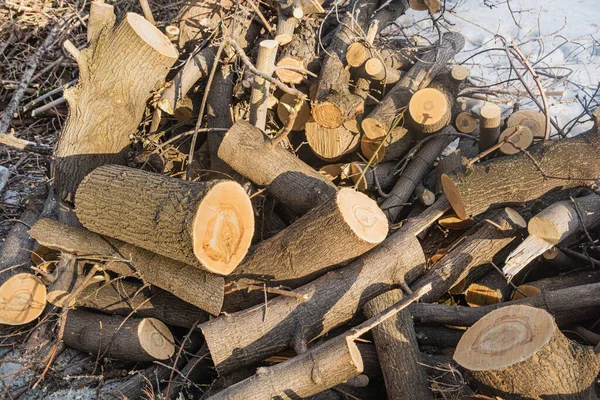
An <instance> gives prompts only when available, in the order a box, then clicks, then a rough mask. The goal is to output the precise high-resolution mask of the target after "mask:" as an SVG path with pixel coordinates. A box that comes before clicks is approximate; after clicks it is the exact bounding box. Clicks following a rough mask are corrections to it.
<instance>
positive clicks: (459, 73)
mask: <svg viewBox="0 0 600 400" xmlns="http://www.w3.org/2000/svg"><path fill="white" fill-rule="evenodd" d="M469 72H470V71H469V69H468V68H467V67H465V66H462V65H456V66H454V67H452V70H451V71H450V76H451V77H452V79H454V80H455V81H459V82H462V81H464V80H465V79H467V78H468V77H469Z"/></svg>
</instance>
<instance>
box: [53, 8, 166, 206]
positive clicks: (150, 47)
mask: <svg viewBox="0 0 600 400" xmlns="http://www.w3.org/2000/svg"><path fill="white" fill-rule="evenodd" d="M109 7H110V9H111V10H110V11H109V12H107V13H99V14H91V15H90V21H89V25H90V27H92V28H91V29H92V30H91V35H92V37H91V39H92V40H91V42H90V46H89V47H88V48H86V49H84V50H82V51H81V54H80V55H79V58H78V60H77V63H78V64H79V71H80V76H79V83H78V84H77V86H76V87H75V88H72V89H67V90H65V92H64V95H63V96H64V97H65V99H67V101H68V103H69V117H68V119H67V122H66V123H65V126H64V128H63V130H62V132H61V134H60V136H59V140H58V144H57V146H56V150H55V152H54V156H55V161H54V185H55V187H56V192H57V194H58V195H59V196H60V197H61V198H62V199H64V200H67V201H69V202H73V201H74V199H73V196H74V194H75V190H76V189H77V186H78V185H79V183H80V182H81V180H82V179H83V178H84V177H85V176H86V175H87V174H88V173H89V172H90V171H92V170H93V169H94V168H96V167H98V166H101V165H104V164H124V163H125V158H124V157H125V152H126V150H127V147H128V145H129V141H130V140H129V135H131V134H132V133H135V131H136V129H137V127H138V125H139V123H140V121H141V119H142V115H143V113H144V109H145V108H146V101H147V100H148V98H149V97H150V96H151V94H152V92H153V91H154V90H156V89H158V88H159V87H160V86H161V85H162V83H163V82H164V79H165V77H166V76H167V73H168V72H169V68H171V66H172V65H173V64H174V63H175V61H176V60H177V57H178V53H177V49H176V48H175V47H174V46H173V45H172V44H171V42H170V41H169V39H168V38H167V37H166V36H165V35H164V34H163V33H161V32H160V31H159V30H158V29H157V28H156V27H155V26H154V25H152V24H151V23H150V22H148V21H146V20H145V19H144V17H142V16H140V15H137V14H134V13H128V14H127V16H126V17H125V19H124V20H123V21H122V22H121V23H120V24H119V26H118V27H117V28H113V25H114V22H115V17H114V13H112V6H109V5H106V4H105V5H103V6H102V8H103V9H107V8H109ZM94 16H98V17H100V16H101V18H98V19H97V20H95V19H94V18H93V17H94Z"/></svg>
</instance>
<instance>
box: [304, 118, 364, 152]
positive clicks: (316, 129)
mask: <svg viewBox="0 0 600 400" xmlns="http://www.w3.org/2000/svg"><path fill="white" fill-rule="evenodd" d="M305 129H306V141H307V142H308V145H309V146H310V148H311V150H312V151H313V152H314V153H315V154H316V155H317V156H318V157H319V158H321V159H322V160H325V161H336V160H339V159H340V157H342V156H343V155H344V154H348V153H351V152H353V151H354V150H356V149H357V148H358V145H359V138H360V135H359V134H356V133H352V132H350V131H349V130H348V129H346V128H345V127H344V126H343V125H341V126H339V127H337V128H325V127H323V126H321V125H319V124H318V123H316V122H307V123H306V124H305Z"/></svg>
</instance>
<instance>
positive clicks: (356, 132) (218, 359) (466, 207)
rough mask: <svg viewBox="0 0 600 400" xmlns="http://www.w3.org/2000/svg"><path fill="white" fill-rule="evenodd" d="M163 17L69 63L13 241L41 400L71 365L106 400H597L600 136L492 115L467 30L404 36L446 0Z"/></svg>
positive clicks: (511, 50)
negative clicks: (471, 399) (42, 187)
mask: <svg viewBox="0 0 600 400" xmlns="http://www.w3.org/2000/svg"><path fill="white" fill-rule="evenodd" d="M141 3H142V8H143V10H144V15H145V18H144V17H142V16H141V15H138V14H136V13H127V14H126V15H124V16H123V17H122V18H117V15H116V14H115V8H114V7H113V6H112V5H110V4H108V3H104V2H102V1H93V2H92V3H91V6H90V9H89V15H88V17H87V45H86V46H85V48H83V49H79V50H78V49H77V46H75V45H73V44H72V43H71V42H67V43H66V44H65V48H66V49H67V51H69V53H70V54H71V55H72V56H73V57H74V58H75V59H76V61H77V64H78V68H79V78H78V81H77V84H76V86H74V87H69V88H67V89H65V90H64V99H66V102H67V104H66V105H65V106H68V110H69V114H68V118H67V120H66V123H65V124H64V125H63V127H62V130H61V133H60V136H59V140H58V142H57V144H56V148H55V149H54V152H53V156H54V158H53V162H54V164H53V166H54V167H53V168H54V169H53V178H54V179H53V181H52V183H51V185H50V190H49V191H48V194H47V198H46V201H45V203H44V202H43V199H39V198H37V199H32V200H35V201H31V205H30V207H29V208H28V209H27V211H26V212H25V213H24V214H23V215H22V216H21V218H20V224H16V225H14V228H13V229H12V231H11V232H10V234H9V235H8V237H7V238H6V241H5V244H4V246H3V247H2V258H1V260H0V266H1V269H2V271H1V274H0V299H1V300H2V301H1V302H0V304H1V307H0V323H1V324H5V325H10V326H19V327H23V326H24V327H26V328H28V329H29V331H28V332H29V333H28V335H27V337H26V340H24V341H23V342H24V343H25V345H26V347H27V348H28V349H29V350H31V349H32V348H33V349H36V351H37V352H39V355H40V356H39V357H40V362H38V363H36V364H35V365H33V364H32V366H31V367H28V368H32V369H34V370H36V371H37V374H36V375H35V377H36V378H35V379H36V380H35V382H34V384H32V385H31V388H29V387H28V388H27V390H29V389H31V390H33V389H34V388H35V387H37V385H39V384H40V382H42V381H44V380H46V381H48V380H49V379H51V376H53V374H54V372H49V371H52V365H53V363H54V362H55V360H56V359H57V358H58V357H60V355H61V353H62V352H63V351H65V349H66V348H71V349H76V350H78V351H80V352H83V353H85V354H90V355H91V358H89V360H88V364H89V366H88V367H83V371H85V372H82V373H80V374H79V375H78V376H79V378H73V379H82V380H83V382H84V385H82V386H90V387H94V390H95V392H96V393H98V395H99V396H100V398H122V397H127V398H138V397H144V396H147V397H151V396H150V394H151V393H154V392H156V393H162V395H163V396H164V398H169V399H170V398H178V397H177V396H178V393H183V394H184V395H185V394H190V395H191V396H200V395H201V394H202V395H203V396H205V397H204V398H209V399H224V400H225V399H229V400H232V399H271V398H277V399H297V398H311V399H357V398H359V399H362V398H385V396H386V394H387V398H389V399H401V398H406V399H413V398H414V399H429V398H449V397H448V396H449V395H451V396H453V397H452V398H459V397H461V396H470V395H474V394H475V393H478V394H480V395H481V396H500V397H502V398H531V399H543V398H553V399H555V398H556V399H559V398H560V399H575V398H577V399H584V398H585V399H588V398H595V387H594V385H595V382H596V380H597V376H598V372H599V371H600V358H599V357H600V356H598V353H600V345H599V343H600V335H599V332H600V331H599V330H598V323H597V321H598V320H600V286H599V285H600V274H599V273H598V271H597V268H598V266H600V261H597V260H598V259H597V257H600V248H599V247H598V244H597V243H598V239H597V238H598V232H597V228H598V226H599V225H600V195H599V194H598V193H597V191H596V189H597V187H596V184H597V181H598V179H600V157H598V154H599V153H600V136H599V131H598V123H597V121H596V124H595V126H594V128H593V129H591V130H589V131H588V132H586V133H583V134H581V135H578V136H575V137H569V138H559V139H557V140H549V135H550V134H549V132H550V131H551V129H552V127H551V125H552V124H554V121H553V120H552V119H551V116H550V115H549V111H548V108H547V99H546V96H545V94H544V93H543V92H544V89H543V88H542V87H541V86H540V90H541V91H542V93H541V94H540V95H541V98H542V102H541V103H540V102H539V101H538V100H537V99H535V101H536V102H537V104H539V106H540V107H539V109H535V110H534V109H528V110H511V109H508V110H506V109H505V108H506V107H501V104H494V103H493V102H490V101H482V100H481V96H479V97H478V96H474V95H470V94H469V93H470V91H469V89H470V88H472V87H473V86H474V81H473V80H472V79H470V78H469V69H468V68H466V67H465V66H464V65H460V64H459V63H458V62H457V61H456V57H457V55H459V54H460V52H461V50H462V49H463V47H464V46H465V38H464V37H463V36H462V35H461V34H460V33H457V32H443V31H442V30H441V28H440V27H439V26H438V25H436V26H437V27H438V29H440V30H439V35H437V42H433V43H429V44H427V45H422V42H421V43H420V44H421V45H418V42H417V41H416V40H415V38H408V39H407V38H405V37H401V36H400V35H398V34H397V33H398V31H397V30H396V25H394V24H398V23H399V22H398V21H401V19H400V20H399V18H401V17H402V16H403V15H404V14H405V13H406V12H407V11H408V10H409V9H412V11H411V12H415V11H419V12H421V13H422V14H423V17H427V16H430V17H432V18H434V19H435V18H438V16H439V15H442V14H443V12H444V7H445V5H444V4H445V2H440V1H434V0H425V1H413V0H411V1H407V0H391V1H388V2H384V1H382V2H379V1H377V0H349V1H348V2H346V3H343V4H342V3H335V4H333V3H331V2H322V1H319V0H285V1H284V0H281V1H278V2H270V3H269V2H258V1H254V0H247V1H241V2H230V1H228V0H225V1H223V2H202V1H192V2H190V4H186V5H185V6H184V7H183V8H182V9H181V10H179V12H178V16H177V17H176V18H175V19H173V20H172V21H170V23H166V24H165V23H163V22H165V21H163V22H160V23H157V22H156V21H155V19H154V17H153V16H152V7H150V6H149V5H148V3H147V2H146V1H141ZM435 21H437V20H435ZM436 23H437V22H436ZM49 34H50V35H56V33H55V32H54V31H51V32H50V33H49ZM502 43H503V45H504V46H505V48H506V52H507V54H508V57H509V60H510V62H511V65H513V68H515V71H518V70H520V71H521V72H520V73H521V74H523V73H526V72H525V71H530V72H529V73H532V74H533V75H535V71H534V70H533V69H532V66H531V65H530V64H529V63H528V61H527V59H526V58H525V57H524V56H523V55H522V52H521V50H520V49H519V47H518V46H517V45H515V44H509V43H507V42H505V41H504V39H502ZM510 57H513V58H514V59H515V61H513V60H512V59H510ZM515 62H520V63H522V64H523V68H520V67H519V68H517V67H515V66H514V64H513V63H515ZM34 68H35V67H34ZM519 76H520V77H521V79H523V78H522V75H519ZM534 77H535V78H536V83H538V82H539V81H538V77H537V75H535V76H534ZM25 78H26V77H24V79H25ZM30 78H31V77H29V78H27V79H30ZM523 84H524V83H523ZM527 90H528V91H530V90H529V89H527ZM486 100H489V98H486ZM19 101H20V99H18V98H17V100H16V102H17V103H18V102H19ZM7 112H10V111H7ZM594 116H596V114H594ZM4 119H6V118H3V119H2V121H4ZM186 125H187V127H186ZM138 127H139V128H140V130H139V131H138ZM4 133H5V132H0V139H1V140H2V143H4V144H6V145H8V146H17V147H19V148H21V149H25V150H28V151H32V152H38V153H42V154H43V153H47V152H48V151H47V150H48V149H46V148H44V147H43V146H41V145H38V144H36V143H29V142H27V143H26V142H23V141H15V140H13V139H10V138H8V137H5V136H6V135H5V134H4ZM3 137H5V138H3ZM9 139H10V140H9ZM451 144H452V146H451V147H450V148H448V146H449V145H451ZM306 145H307V146H306ZM446 149H448V150H447V151H445V150H446ZM42 203H43V204H42ZM594 269H596V270H594ZM590 345H593V346H596V351H594V348H593V347H592V346H590ZM94 360H95V361H94ZM117 360H118V361H117ZM113 362H114V363H115V364H114V365H113ZM40 366H41V367H40ZM114 371H119V372H118V373H120V371H125V374H124V375H123V376H112V378H111V373H113V372H114ZM127 371H135V372H127ZM440 371H444V373H441V372H440ZM83 376H87V378H82V377H83ZM90 377H91V378H90ZM56 386H57V387H61V384H56ZM7 390H8V394H9V395H10V396H14V395H15V394H16V393H15V392H14V391H11V390H10V389H7ZM23 393H24V392H23ZM156 396H158V395H157V394H156ZM17 397H18V396H17ZM478 398H479V397H478ZM480 398H484V397H480ZM485 398H488V397H485Z"/></svg>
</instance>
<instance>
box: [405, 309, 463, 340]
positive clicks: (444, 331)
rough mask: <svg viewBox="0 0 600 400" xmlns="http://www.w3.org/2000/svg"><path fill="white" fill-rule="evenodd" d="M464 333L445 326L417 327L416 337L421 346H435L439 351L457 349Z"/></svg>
mask: <svg viewBox="0 0 600 400" xmlns="http://www.w3.org/2000/svg"><path fill="white" fill-rule="evenodd" d="M409 315H410V311H409ZM464 333H465V331H464V330H461V329H453V328H447V327H445V326H432V325H417V326H415V336H416V338H417V342H419V345H420V346H435V347H437V348H439V349H444V348H446V347H456V346H457V345H458V342H459V341H460V338H462V336H463V334H464Z"/></svg>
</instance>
